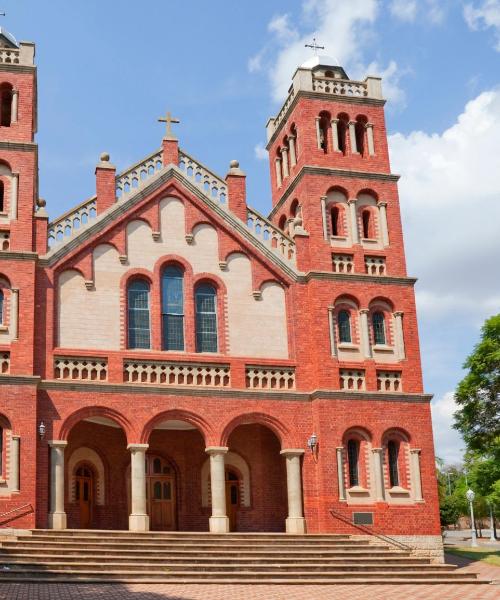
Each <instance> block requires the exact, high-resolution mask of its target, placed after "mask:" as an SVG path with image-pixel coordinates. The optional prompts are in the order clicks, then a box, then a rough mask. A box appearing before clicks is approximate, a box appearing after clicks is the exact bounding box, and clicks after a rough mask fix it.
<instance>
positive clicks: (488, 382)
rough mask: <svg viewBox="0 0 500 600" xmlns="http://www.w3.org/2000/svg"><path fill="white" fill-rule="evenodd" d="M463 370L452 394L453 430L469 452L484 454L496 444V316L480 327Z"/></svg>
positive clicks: (499, 382) (499, 345) (499, 391)
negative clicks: (465, 372) (454, 405)
mask: <svg viewBox="0 0 500 600" xmlns="http://www.w3.org/2000/svg"><path fill="white" fill-rule="evenodd" d="M464 368H465V369H468V373H467V375H466V376H465V377H464V378H463V379H462V381H461V382H460V383H459V384H458V387H457V389H456V392H455V400H456V402H457V404H458V405H459V407H460V408H459V409H458V410H457V412H456V413H455V425H454V427H455V428H456V429H458V430H459V431H460V432H461V433H462V435H463V436H464V439H465V442H466V444H467V446H468V448H469V449H471V450H472V449H473V450H478V451H480V452H482V453H485V454H487V453H490V452H491V447H492V445H495V442H498V440H500V315H496V316H493V317H490V318H489V319H488V320H487V321H486V322H485V323H484V325H483V327H482V330H481V341H480V342H479V343H478V344H477V345H476V347H475V348H474V351H473V352H472V354H471V355H470V356H469V357H468V358H467V360H466V361H465V364H464Z"/></svg>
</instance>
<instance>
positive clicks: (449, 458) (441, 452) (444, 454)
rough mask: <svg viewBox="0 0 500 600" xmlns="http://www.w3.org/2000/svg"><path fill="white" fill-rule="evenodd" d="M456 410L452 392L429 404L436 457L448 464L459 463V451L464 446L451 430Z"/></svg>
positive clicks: (458, 435) (460, 453) (455, 432)
mask: <svg viewBox="0 0 500 600" xmlns="http://www.w3.org/2000/svg"><path fill="white" fill-rule="evenodd" d="M457 408H458V407H457V405H456V404H455V398H454V394H453V392H446V394H444V396H442V397H441V398H436V399H435V400H433V402H432V404H431V411H432V427H433V430H434V445H435V447H436V456H439V458H442V459H443V460H444V461H445V462H446V463H448V464H453V463H457V462H461V460H462V452H461V450H462V448H464V446H465V444H464V441H463V440H462V437H461V436H460V434H459V433H458V431H457V430H456V429H453V422H454V421H453V413H454V412H455V411H456V410H457Z"/></svg>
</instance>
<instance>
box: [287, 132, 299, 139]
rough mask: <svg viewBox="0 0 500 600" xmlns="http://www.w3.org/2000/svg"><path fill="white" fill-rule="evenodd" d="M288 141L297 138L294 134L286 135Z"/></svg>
mask: <svg viewBox="0 0 500 600" xmlns="http://www.w3.org/2000/svg"><path fill="white" fill-rule="evenodd" d="M288 139H289V140H296V139H297V136H296V135H295V134H294V133H289V134H288Z"/></svg>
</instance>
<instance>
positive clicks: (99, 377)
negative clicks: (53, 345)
mask: <svg viewBox="0 0 500 600" xmlns="http://www.w3.org/2000/svg"><path fill="white" fill-rule="evenodd" d="M54 377H55V379H71V380H74V381H107V379H108V361H107V360H106V359H105V358H85V357H83V358H81V357H75V356H71V357H65V356H57V357H55V358H54Z"/></svg>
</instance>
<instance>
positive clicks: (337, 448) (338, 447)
mask: <svg viewBox="0 0 500 600" xmlns="http://www.w3.org/2000/svg"><path fill="white" fill-rule="evenodd" d="M335 450H340V451H341V452H343V451H344V450H345V448H344V446H337V447H336V448H335Z"/></svg>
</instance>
